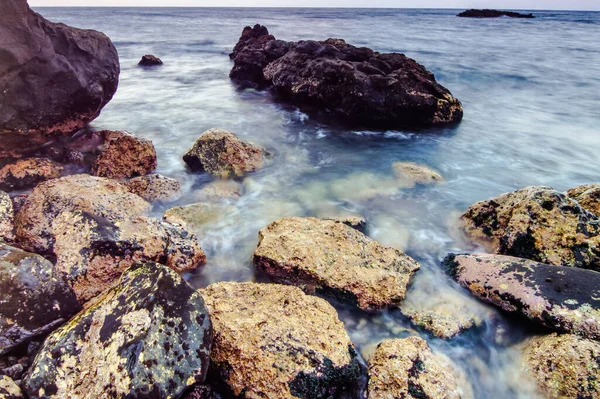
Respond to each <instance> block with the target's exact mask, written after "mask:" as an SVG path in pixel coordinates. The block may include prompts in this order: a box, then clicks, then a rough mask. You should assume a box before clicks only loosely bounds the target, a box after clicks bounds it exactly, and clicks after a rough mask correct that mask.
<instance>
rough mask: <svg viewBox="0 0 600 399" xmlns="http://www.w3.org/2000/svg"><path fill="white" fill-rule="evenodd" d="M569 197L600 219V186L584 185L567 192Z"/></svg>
mask: <svg viewBox="0 0 600 399" xmlns="http://www.w3.org/2000/svg"><path fill="white" fill-rule="evenodd" d="M566 194H567V196H569V197H570V198H573V199H574V200H575V201H577V202H579V205H581V206H582V207H583V208H584V209H585V210H587V211H589V212H592V213H593V214H594V215H596V216H599V217H600V184H584V185H583V186H577V187H573V188H572V189H570V190H568V191H567V193H566Z"/></svg>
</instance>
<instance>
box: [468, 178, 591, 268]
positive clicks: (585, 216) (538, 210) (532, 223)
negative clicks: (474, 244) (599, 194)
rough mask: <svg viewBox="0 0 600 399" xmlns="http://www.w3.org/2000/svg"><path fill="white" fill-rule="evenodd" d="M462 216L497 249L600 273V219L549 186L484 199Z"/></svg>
mask: <svg viewBox="0 0 600 399" xmlns="http://www.w3.org/2000/svg"><path fill="white" fill-rule="evenodd" d="M462 220H463V221H464V223H465V230H466V232H467V234H468V235H470V236H471V237H472V238H474V239H476V240H478V241H481V242H482V243H484V244H487V245H489V246H490V250H492V251H493V252H495V253H498V254H502V255H510V256H516V257H520V258H527V259H532V260H535V261H538V262H542V263H549V264H552V265H563V266H576V267H582V268H586V269H593V270H599V271H600V220H598V218H597V217H596V216H595V215H593V214H591V213H589V212H588V211H586V210H585V209H583V208H582V207H581V206H580V205H579V203H577V202H576V201H575V200H573V199H571V198H569V197H567V196H566V195H565V194H563V193H560V192H558V191H555V190H553V189H551V188H549V187H526V188H524V189H521V190H518V191H514V192H511V193H506V194H503V195H501V196H499V197H497V198H494V199H491V200H487V201H481V202H478V203H476V204H474V205H473V206H471V207H470V208H469V209H468V210H467V212H466V213H465V214H464V215H463V216H462Z"/></svg>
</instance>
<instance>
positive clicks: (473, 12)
mask: <svg viewBox="0 0 600 399" xmlns="http://www.w3.org/2000/svg"><path fill="white" fill-rule="evenodd" d="M457 16H458V17H463V18H498V17H510V18H535V17H534V16H533V14H531V13H530V14H522V13H518V12H514V11H500V10H489V9H486V10H477V9H470V10H467V11H463V12H461V13H460V14H458V15H457Z"/></svg>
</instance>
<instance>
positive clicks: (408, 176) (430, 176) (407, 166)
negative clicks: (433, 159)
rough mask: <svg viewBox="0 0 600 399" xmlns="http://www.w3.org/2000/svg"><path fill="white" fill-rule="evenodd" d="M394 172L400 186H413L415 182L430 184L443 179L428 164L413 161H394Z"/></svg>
mask: <svg viewBox="0 0 600 399" xmlns="http://www.w3.org/2000/svg"><path fill="white" fill-rule="evenodd" d="M392 168H393V170H394V174H395V175H396V178H397V179H398V181H399V182H400V186H401V187H406V188H410V187H414V186H415V185H417V184H432V183H439V182H442V181H444V178H443V177H442V175H440V174H439V173H438V172H437V171H436V170H434V169H432V168H430V167H429V166H425V165H419V164H417V163H414V162H394V163H393V164H392Z"/></svg>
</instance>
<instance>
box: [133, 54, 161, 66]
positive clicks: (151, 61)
mask: <svg viewBox="0 0 600 399" xmlns="http://www.w3.org/2000/svg"><path fill="white" fill-rule="evenodd" d="M162 64H163V62H162V60H161V59H160V58H158V57H156V56H154V55H152V54H146V55H144V56H143V57H142V59H141V60H140V62H138V65H139V66H144V67H151V66H157V65H162Z"/></svg>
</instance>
